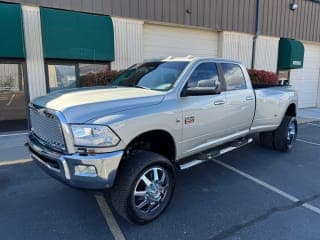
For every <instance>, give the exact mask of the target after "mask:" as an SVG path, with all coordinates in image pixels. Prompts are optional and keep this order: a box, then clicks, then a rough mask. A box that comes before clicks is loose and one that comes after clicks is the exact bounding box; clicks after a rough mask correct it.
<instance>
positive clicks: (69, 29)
mask: <svg viewBox="0 0 320 240" xmlns="http://www.w3.org/2000/svg"><path fill="white" fill-rule="evenodd" d="M40 13H41V29H42V40H43V52H44V57H45V58H46V59H67V60H90V61H113V60H114V32H113V24H112V20H111V18H110V17H109V16H100V15H93V14H87V13H80V12H72V11H64V10H56V9H50V8H41V10H40Z"/></svg>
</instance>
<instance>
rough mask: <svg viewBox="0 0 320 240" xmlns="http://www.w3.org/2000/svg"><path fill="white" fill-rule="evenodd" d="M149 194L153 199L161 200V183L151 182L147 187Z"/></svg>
mask: <svg viewBox="0 0 320 240" xmlns="http://www.w3.org/2000/svg"><path fill="white" fill-rule="evenodd" d="M147 194H148V196H149V197H150V198H151V199H152V200H153V201H160V199H161V188H160V186H159V184H157V183H151V184H150V186H149V187H148V189H147Z"/></svg>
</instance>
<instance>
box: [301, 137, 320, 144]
mask: <svg viewBox="0 0 320 240" xmlns="http://www.w3.org/2000/svg"><path fill="white" fill-rule="evenodd" d="M297 141H299V142H303V143H308V144H311V145H315V146H320V143H315V142H310V141H306V140H303V139H299V138H298V139H297Z"/></svg>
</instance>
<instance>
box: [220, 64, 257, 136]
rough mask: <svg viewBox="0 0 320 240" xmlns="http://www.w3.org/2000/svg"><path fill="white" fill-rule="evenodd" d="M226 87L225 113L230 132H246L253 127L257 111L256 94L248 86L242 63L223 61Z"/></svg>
mask: <svg viewBox="0 0 320 240" xmlns="http://www.w3.org/2000/svg"><path fill="white" fill-rule="evenodd" d="M220 67H221V70H222V76H223V78H224V81H225V85H226V86H225V88H226V104H225V114H226V119H227V121H226V122H227V124H228V127H229V129H228V131H229V132H228V134H229V135H233V134H240V135H241V134H242V133H243V134H246V131H248V130H249V129H250V127H251V124H252V120H253V117H254V111H255V96H254V92H253V90H252V88H251V87H250V86H248V84H247V83H246V80H245V75H244V73H243V70H242V68H241V66H240V65H238V64H235V63H221V64H220Z"/></svg>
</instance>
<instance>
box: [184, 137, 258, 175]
mask: <svg viewBox="0 0 320 240" xmlns="http://www.w3.org/2000/svg"><path fill="white" fill-rule="evenodd" d="M252 142H253V138H248V139H246V140H241V141H238V142H231V143H230V145H229V146H227V147H225V148H222V149H219V150H218V151H217V150H216V149H215V150H213V151H211V152H210V151H209V152H207V153H206V154H199V155H196V156H195V160H192V161H190V162H187V163H185V164H181V165H179V167H180V169H181V170H186V169H188V168H191V167H194V166H196V165H199V164H201V163H204V162H207V161H210V160H212V159H214V158H216V157H219V156H221V155H223V154H226V153H228V152H231V151H233V150H236V149H238V148H240V147H243V146H245V145H248V144H250V143H252ZM197 158H200V159H197ZM201 158H204V159H201Z"/></svg>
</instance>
